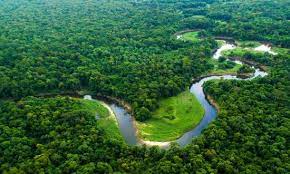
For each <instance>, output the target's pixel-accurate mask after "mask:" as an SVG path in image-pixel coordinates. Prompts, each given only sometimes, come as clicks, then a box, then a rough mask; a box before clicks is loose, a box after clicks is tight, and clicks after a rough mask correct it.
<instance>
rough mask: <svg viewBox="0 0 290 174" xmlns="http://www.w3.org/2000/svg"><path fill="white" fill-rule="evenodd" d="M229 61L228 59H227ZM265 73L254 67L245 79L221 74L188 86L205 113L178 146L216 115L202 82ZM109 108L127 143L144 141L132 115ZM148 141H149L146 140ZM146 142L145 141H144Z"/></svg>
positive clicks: (199, 132)
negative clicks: (138, 133)
mask: <svg viewBox="0 0 290 174" xmlns="http://www.w3.org/2000/svg"><path fill="white" fill-rule="evenodd" d="M235 47H236V46H235V45H233V44H229V43H225V44H224V45H223V46H221V47H220V48H219V49H218V50H217V51H216V52H215V54H214V55H213V58H214V59H218V58H219V57H220V56H222V51H225V50H231V49H234V48H235ZM228 61H230V60H228ZM235 62H236V63H239V64H243V63H242V62H240V61H235ZM266 75H267V73H266V72H264V71H261V70H260V69H257V68H255V73H254V74H253V76H252V77H250V78H247V79H241V78H238V77H237V76H234V75H222V76H210V77H205V78H203V79H201V80H200V81H198V82H196V83H194V84H192V85H191V87H190V92H191V93H192V94H193V95H195V96H196V98H197V99H198V101H199V102H200V103H201V105H202V106H203V108H204V110H205V115H204V117H203V119H202V120H201V122H200V123H199V124H198V125H197V126H196V127H195V128H193V129H192V130H191V131H189V132H186V133H185V134H183V135H182V136H181V137H180V138H179V139H177V140H176V142H177V143H178V144H179V145H180V146H185V145H187V144H189V143H190V142H191V141H192V138H193V137H196V136H198V135H200V134H201V132H202V130H203V129H205V128H206V127H207V126H208V125H209V123H210V122H212V121H213V120H214V119H215V118H216V117H217V110H216V108H214V107H213V106H212V105H211V104H210V103H209V102H208V101H207V100H206V97H205V94H204V92H203V87H202V86H203V84H204V83H205V82H207V81H209V80H213V79H229V80H230V79H236V80H251V79H253V78H256V77H258V76H260V77H264V76H266ZM109 106H110V108H111V109H112V110H113V112H114V113H115V115H116V118H117V120H118V124H119V129H120V132H121V134H122V135H123V137H124V139H125V141H126V143H127V144H129V145H139V144H140V142H143V144H144V142H145V141H142V140H139V139H138V137H137V129H136V127H135V125H134V120H133V118H132V116H131V115H130V114H129V113H128V112H127V111H126V110H125V109H124V108H123V107H121V106H118V105H116V104H110V105H109ZM147 142H149V141H147ZM145 144H146V142H145ZM151 144H160V145H159V146H161V147H163V148H166V147H168V146H169V144H170V142H163V143H162V142H151Z"/></svg>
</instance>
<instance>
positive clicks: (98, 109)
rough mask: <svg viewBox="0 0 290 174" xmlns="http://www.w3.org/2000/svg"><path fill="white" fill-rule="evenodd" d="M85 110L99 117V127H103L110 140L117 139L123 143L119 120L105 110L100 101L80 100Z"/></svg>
mask: <svg viewBox="0 0 290 174" xmlns="http://www.w3.org/2000/svg"><path fill="white" fill-rule="evenodd" d="M80 101H81V103H82V104H83V108H84V109H85V110H87V111H89V112H91V113H92V114H93V115H96V116H98V117H99V119H98V121H97V122H98V125H99V126H100V127H102V128H103V129H104V130H105V132H106V134H107V136H108V137H109V138H115V139H119V140H122V141H123V138H122V135H121V134H120V130H119V127H118V123H117V120H116V118H115V116H114V115H111V114H110V112H109V111H108V109H107V108H105V107H104V106H103V105H102V104H101V103H100V102H99V101H96V100H83V99H80Z"/></svg>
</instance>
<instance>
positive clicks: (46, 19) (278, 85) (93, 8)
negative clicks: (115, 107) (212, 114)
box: [0, 0, 290, 174]
mask: <svg viewBox="0 0 290 174" xmlns="http://www.w3.org/2000/svg"><path fill="white" fill-rule="evenodd" d="M0 16H1V17H0V26H1V27H0V98H1V101H0V173H113V172H116V173H162V174H164V173H170V174H173V173H279V174H280V173H289V171H290V167H289V161H290V160H289V139H290V137H289V129H290V127H289V114H290V111H289V106H290V99H289V96H290V94H289V91H290V89H289V86H290V84H289V81H290V79H289V70H290V68H289V65H290V62H289V49H287V48H289V43H290V42H289V37H290V33H289V2H288V1H285V0H276V1H265V0H255V1H252V0H228V1H224V0H203V1H200V0H196V1H188V0H181V1H165V0H154V1H153V0H146V1H127V0H114V1H105V0H100V1H83V0H62V1H59V0H49V1H41V0H21V1H19V0H9V1H8V0H6V1H3V0H2V1H1V0H0ZM186 29H200V30H201V32H200V33H199V36H201V37H206V38H205V39H201V40H200V41H198V42H184V41H182V40H177V39H176V38H174V37H173V35H174V33H176V32H177V31H181V30H186ZM212 36H227V37H234V38H235V39H239V40H241V41H242V42H244V41H249V40H251V41H266V42H270V43H272V44H274V46H275V47H274V50H275V51H276V50H277V51H278V52H279V55H278V56H272V55H269V54H262V53H254V52H243V51H241V50H234V52H233V53H230V54H232V56H236V55H239V57H241V58H242V59H247V60H251V61H255V62H258V63H261V64H264V65H267V66H269V67H270V69H271V72H270V74H269V76H267V77H265V78H259V79H256V80H252V81H235V80H234V81H228V80H225V81H212V82H208V83H206V84H205V91H206V92H207V93H209V94H210V95H211V96H212V97H213V98H214V99H215V100H216V101H217V103H218V105H219V106H220V109H221V112H220V113H219V115H218V117H217V119H216V121H214V122H213V123H211V124H210V126H209V127H208V128H207V129H205V130H204V132H203V133H202V135H201V136H199V137H197V138H195V139H194V140H193V142H192V143H191V144H190V145H188V146H187V147H186V148H184V149H180V148H178V146H177V145H172V147H171V148H170V149H168V150H167V151H164V150H160V149H159V148H156V147H153V148H146V147H129V146H127V145H124V143H122V142H121V141H120V140H118V139H113V138H112V137H108V136H107V132H106V130H104V129H102V124H101V123H100V122H99V123H98V121H96V120H95V113H93V112H91V111H92V110H94V109H96V110H97V111H98V113H99V114H101V115H102V113H103V114H104V118H107V117H106V116H105V115H106V111H104V110H102V109H101V108H99V107H96V108H95V106H93V107H92V105H91V104H90V106H87V109H80V107H83V106H84V104H82V102H81V101H79V100H74V99H71V98H66V97H57V98H54V99H48V98H47V99H45V98H33V97H26V98H22V97H24V96H29V95H35V94H41V93H49V92H55V93H62V92H72V91H73V92H75V91H80V90H91V91H94V92H95V93H99V94H102V95H108V96H113V97H117V98H121V99H123V100H125V101H127V102H129V103H130V104H132V106H133V112H134V115H135V116H136V119H138V120H146V119H148V118H150V117H151V116H152V119H149V120H147V121H148V122H149V121H153V119H154V116H155V113H156V112H157V111H158V110H157V111H156V109H157V108H158V104H159V103H160V102H158V101H159V100H161V99H163V98H166V97H170V96H176V95H177V94H179V93H180V92H181V91H184V90H185V89H186V88H187V87H188V86H189V84H190V81H191V79H192V77H198V76H200V75H201V74H205V73H207V72H211V71H214V72H218V71H219V72H220V71H222V72H224V73H228V72H236V71H237V70H238V68H239V66H238V65H236V66H235V67H233V68H231V69H220V68H225V67H219V65H218V64H220V63H223V62H218V61H216V62H214V63H213V62H211V61H212V59H209V58H207V57H211V54H212V52H213V50H214V49H215V48H217V46H218V45H217V43H216V42H215V41H214V40H213V39H212V38H211V37H212ZM254 44H255V43H242V45H243V46H248V45H254ZM281 47H284V48H281ZM221 66H224V65H221ZM7 98H12V99H15V100H16V99H21V98H22V99H21V100H19V101H9V100H5V99H7ZM161 105H162V101H161V103H160V106H161ZM89 108H91V109H92V110H91V109H89ZM160 108H164V113H165V112H167V113H168V114H165V115H164V116H165V117H164V118H163V121H164V122H174V121H176V120H178V119H179V116H180V115H174V114H172V113H171V112H172V110H174V109H175V107H174V106H173V107H163V106H161V107H160ZM152 113H153V114H152ZM191 121H192V120H191ZM162 123H163V122H162ZM186 124H187V122H186ZM190 124H191V126H192V122H190ZM110 125H112V124H110ZM179 125H181V124H179ZM103 127H109V125H105V126H103ZM169 129H171V127H170V128H169ZM112 130H113V129H112ZM183 131H184V130H183ZM115 132H116V131H115ZM178 135H180V133H179V134H178Z"/></svg>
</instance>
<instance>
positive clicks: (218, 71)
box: [207, 59, 242, 75]
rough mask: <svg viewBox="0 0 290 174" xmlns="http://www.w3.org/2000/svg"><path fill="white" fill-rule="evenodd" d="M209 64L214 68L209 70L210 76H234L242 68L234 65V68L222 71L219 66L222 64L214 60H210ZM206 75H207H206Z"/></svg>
mask: <svg viewBox="0 0 290 174" xmlns="http://www.w3.org/2000/svg"><path fill="white" fill-rule="evenodd" d="M209 62H210V63H211V64H212V65H213V66H214V68H213V70H211V71H210V72H209V73H210V74H219V75H221V74H235V73H237V71H238V70H239V69H240V68H241V67H242V65H240V64H235V66H234V67H232V68H228V69H222V68H220V65H221V64H222V63H221V62H219V61H218V60H216V59H210V60H209ZM207 74H208V73H207Z"/></svg>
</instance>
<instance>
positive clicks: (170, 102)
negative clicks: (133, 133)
mask: <svg viewBox="0 0 290 174" xmlns="http://www.w3.org/2000/svg"><path fill="white" fill-rule="evenodd" d="M159 106H160V107H159V108H158V109H157V110H156V111H155V112H154V113H153V115H152V118H151V119H150V120H148V121H146V122H144V123H138V130H139V134H140V135H141V137H142V138H143V139H145V140H150V141H173V140H176V139H177V138H179V137H180V136H181V135H182V134H183V133H184V132H186V131H189V130H190V129H192V128H193V127H195V126H196V125H197V124H198V123H199V122H200V121H201V119H202V117H203V115H204V109H203V107H202V106H201V104H200V103H199V102H198V100H197V99H196V97H195V96H194V95H193V94H192V93H190V91H189V90H188V91H185V92H182V93H180V94H178V95H177V96H174V97H170V98H167V99H163V100H161V101H160V102H159Z"/></svg>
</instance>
